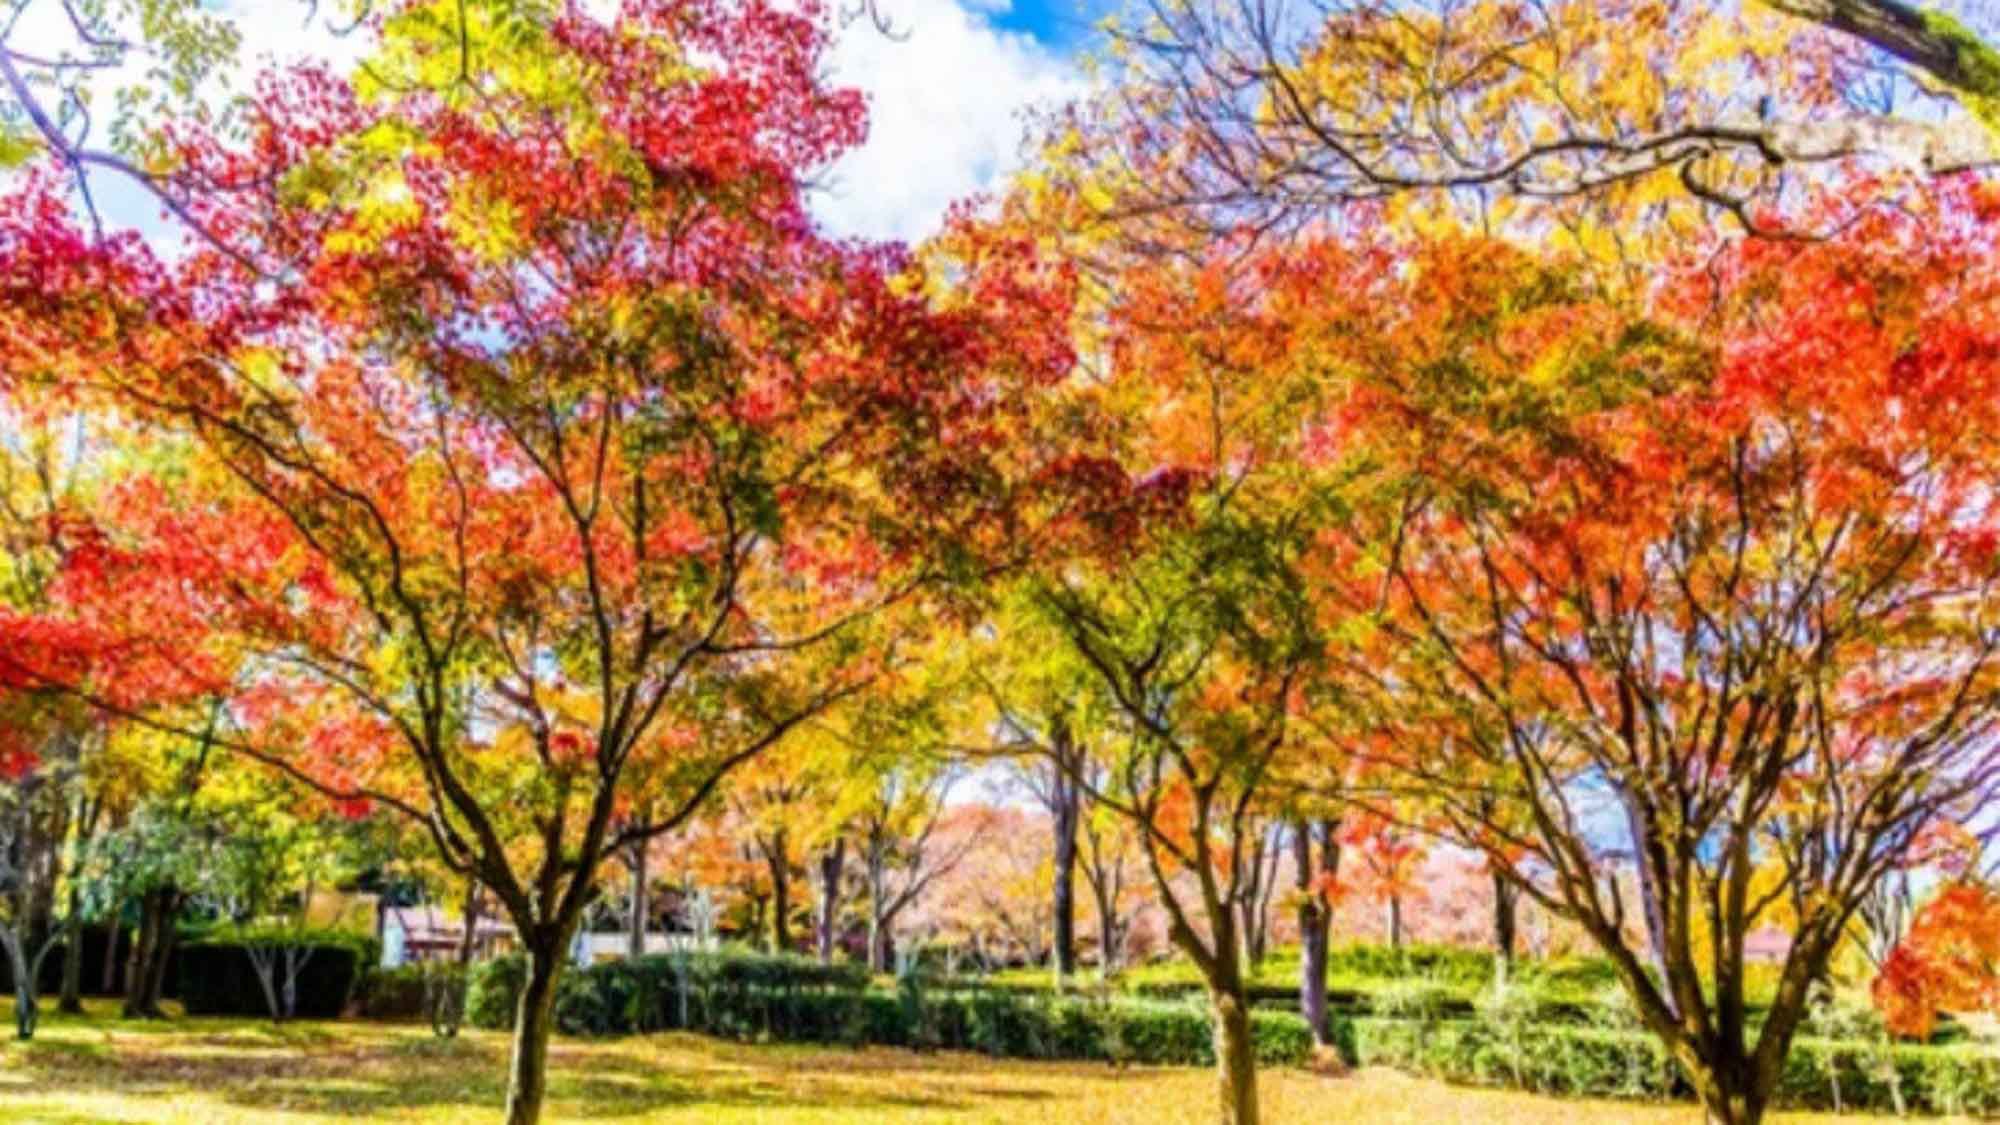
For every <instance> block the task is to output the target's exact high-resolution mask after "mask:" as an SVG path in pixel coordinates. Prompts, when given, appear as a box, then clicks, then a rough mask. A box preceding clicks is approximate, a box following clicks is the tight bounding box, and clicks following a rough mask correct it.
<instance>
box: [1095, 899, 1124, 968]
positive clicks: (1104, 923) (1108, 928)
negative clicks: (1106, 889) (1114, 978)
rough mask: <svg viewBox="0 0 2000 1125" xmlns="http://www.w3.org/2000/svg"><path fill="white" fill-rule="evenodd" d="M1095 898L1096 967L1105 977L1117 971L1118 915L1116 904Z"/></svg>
mask: <svg viewBox="0 0 2000 1125" xmlns="http://www.w3.org/2000/svg"><path fill="white" fill-rule="evenodd" d="M1106 897H1107V896H1104V895H1099V896H1098V898H1097V967H1098V970H1099V971H1100V972H1102V973H1103V974H1104V975H1105V976H1107V977H1108V976H1110V975H1111V974H1112V973H1115V972H1117V971H1118V962H1119V956H1118V952H1119V950H1118V947H1119V944H1120V943H1119V940H1118V915H1117V913H1116V904H1115V903H1111V902H1106V901H1105V898H1106Z"/></svg>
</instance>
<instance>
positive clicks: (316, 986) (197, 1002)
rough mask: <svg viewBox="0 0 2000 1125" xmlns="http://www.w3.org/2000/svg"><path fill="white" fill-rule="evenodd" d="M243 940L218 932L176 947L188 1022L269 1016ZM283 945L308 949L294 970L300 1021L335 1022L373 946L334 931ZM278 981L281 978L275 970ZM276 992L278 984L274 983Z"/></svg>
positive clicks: (290, 939) (294, 937)
mask: <svg viewBox="0 0 2000 1125" xmlns="http://www.w3.org/2000/svg"><path fill="white" fill-rule="evenodd" d="M248 936H255V935H243V934H238V933H232V932H222V933H217V934H213V935H211V936H209V937H205V938H202V939H200V940H197V941H189V942H186V943H185V944H183V945H181V947H180V949H179V950H178V956H179V961H180V964H179V969H180V973H179V979H180V1001H181V1005H182V1007H184V1008H185V1009H186V1010H187V1014H189V1015H191V1016H269V1015H270V1014H271V1008H270V1004H269V1002H268V1001H267V1000H266V999H265V997H264V986H263V984H262V983H261V982H259V981H258V979H257V970H256V968H255V966H254V965H253V964H252V962H251V960H250V951H249V946H248V943H247V942H246V941H245V938H246V937H248ZM282 940H283V942H284V944H288V945H304V946H310V947H311V949H312V955H311V957H309V958H308V959H307V960H306V962H305V965H304V966H303V967H302V968H301V969H300V970H299V976H298V1010H297V1012H296V1013H294V1014H295V1015H296V1016H297V1017H298V1018H300V1019H337V1018H339V1016H340V1015H341V1013H342V1012H344V1011H346V1009H347V1002H348V999H349V998H350V997H351V996H353V994H354V986H355V982H356V981H357V980H358V979H359V978H360V976H361V972H362V969H363V967H364V966H367V965H370V964H372V963H373V961H374V957H373V956H371V949H372V946H373V942H372V941H370V940H368V939H365V938H357V937H355V936H354V935H352V934H348V933H344V932H337V931H330V930H329V931H306V932H302V933H297V934H287V935H285V936H284V937H283V939H282ZM278 975H279V976H280V977H282V976H283V969H282V967H280V969H279V970H278ZM273 985H274V986H275V987H282V980H274V981H273Z"/></svg>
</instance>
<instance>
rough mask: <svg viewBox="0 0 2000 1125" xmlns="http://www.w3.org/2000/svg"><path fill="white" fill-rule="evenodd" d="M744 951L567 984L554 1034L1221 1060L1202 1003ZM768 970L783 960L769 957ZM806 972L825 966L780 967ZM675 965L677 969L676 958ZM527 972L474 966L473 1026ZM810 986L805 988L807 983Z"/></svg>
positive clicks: (1277, 1038)
mask: <svg viewBox="0 0 2000 1125" xmlns="http://www.w3.org/2000/svg"><path fill="white" fill-rule="evenodd" d="M741 960H743V958H742V957H740V956H737V955H729V954H719V955H699V956H696V957H690V958H686V959H679V958H676V957H673V956H671V955H669V956H657V957H642V958H639V959H637V960H635V961H615V962H608V963H605V964H601V965H594V966H591V967H590V968H588V969H581V970H571V971H569V972H566V973H565V974H564V976H563V979H562V982H561V984H560V985H559V987H558V989H557V995H556V1026H557V1027H558V1028H559V1029H560V1030H562V1031H563V1032H565V1033H567V1034H572V1035H620V1034H629V1033H633V1032H647V1031H665V1030H688V1031H697V1032H701V1033H703V1034H708V1035H718V1036H724V1037H729V1038H738V1039H755V1040H775V1041H787V1042H812V1043H838V1044H845V1045H854V1046H858V1045H861V1044H879V1045H882V1046H894V1047H914V1048H919V1049H943V1050H965V1051H977V1052H981V1053H984V1054H987V1055H993V1056H996V1057H1004V1058H1033V1059H1089V1060H1102V1061H1110V1062H1133V1063H1150V1064H1158V1065H1184V1066H1206V1065H1209V1064H1211V1063H1213V1062H1214V1058H1215V1055H1214V1046H1213V1042H1212V1039H1211V1033H1210V1028H1209V1020H1208V1016H1207V1013H1206V1012H1205V1010H1203V1009H1202V1008H1200V1007H1196V1006H1195V1005H1192V1004H1185V1003H1171V1002H1158V1001H1146V1000H1135V999H1128V998H1122V997H1121V998H1117V999H1095V1000H1091V999H1083V998H1078V997H1066V996H1057V995H1054V994H1051V993H1042V994H1030V993H1022V992H1015V991H1007V990H999V989H956V988H945V989H935V988H925V987H923V986H922V985H921V984H919V983H916V982H911V981H906V982H904V983H903V985H902V986H901V987H899V988H897V989H895V990H893V991H892V990H886V989H881V988H871V987H868V986H867V978H866V975H865V974H862V975H860V976H858V977H856V976H851V975H847V974H845V973H838V972H837V973H836V974H830V975H818V974H814V973H809V972H804V971H801V972H800V973H799V974H798V975H797V976H786V975H785V974H784V972H783V970H784V969H786V968H787V966H786V965H783V964H776V965H774V964H764V965H756V966H750V965H740V964H734V963H733V962H738V961H741ZM764 960H766V961H771V960H778V959H774V958H765V959H764ZM782 960H785V961H790V962H795V963H796V964H795V965H794V966H792V967H797V968H799V969H801V970H803V969H804V967H805V966H806V965H811V966H812V967H813V968H814V969H819V968H820V966H818V965H817V963H815V962H811V961H808V960H806V959H804V958H784V959H782ZM677 961H678V962H679V963H678V964H677V963H676V962H677ZM525 975H526V966H525V964H524V963H523V961H522V960H521V958H519V957H503V958H499V959H496V960H493V961H488V962H485V963H483V964H481V965H480V966H478V967H477V968H476V969H475V970H474V972H473V976H472V981H471V985H470V992H469V996H468V999H467V1004H466V1013H467V1019H468V1021H469V1022H471V1023H472V1024H474V1025H475V1026H480V1027H489V1028H505V1027H509V1026H511V1025H512V1023H513V1017H514V1007H515V1003H516V1000H517V998H518V996H519V993H520V989H521V986H522V983H523V981H524V979H525ZM808 981H809V982H811V983H806V982H808ZM1251 1035H1252V1039H1253V1041H1254V1043H1255V1046H1256V1051H1257V1057H1258V1059H1259V1060H1260V1061H1262V1062H1265V1063H1270V1064H1274V1065H1277V1064H1296V1063H1300V1062H1303V1061H1305V1060H1306V1058H1307V1057H1308V1056H1309V1055H1310V1053H1311V1050H1312V1035H1311V1033H1310V1030H1309V1029H1308V1028H1307V1026H1306V1023H1305V1021H1304V1020H1302V1019H1300V1018H1299V1017H1298V1016H1296V1015H1293V1014H1291V1013H1286V1012H1272V1011H1259V1012H1254V1013H1253V1014H1252V1021H1251Z"/></svg>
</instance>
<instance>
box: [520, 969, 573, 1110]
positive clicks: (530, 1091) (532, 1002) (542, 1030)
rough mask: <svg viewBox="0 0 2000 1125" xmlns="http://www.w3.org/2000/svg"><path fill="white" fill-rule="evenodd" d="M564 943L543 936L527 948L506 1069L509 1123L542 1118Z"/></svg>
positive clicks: (547, 1085)
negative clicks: (525, 964) (524, 979)
mask: <svg viewBox="0 0 2000 1125" xmlns="http://www.w3.org/2000/svg"><path fill="white" fill-rule="evenodd" d="M563 945H564V942H563V941H561V940H560V939H557V940H552V941H551V940H544V941H542V942H541V943H539V944H538V945H536V946H535V947H534V948H532V949H530V950H529V951H528V979H527V982H526V983H525V984H524V985H523V986H522V988H521V1000H520V1007H519V1008H517V1009H516V1010H515V1013H514V1045H513V1054H512V1062H511V1063H510V1064H509V1066H508V1071H507V1125H536V1123H537V1122H538V1121H540V1120H541V1116H542V1100H543V1099H544V1098H545V1097H546V1096H547V1095H548V1087H549V1032H550V1031H551V1030H552V1029H553V1028H554V1027H555V1010H556V982H557V980H558V978H559V977H560V976H561V974H562V968H563Z"/></svg>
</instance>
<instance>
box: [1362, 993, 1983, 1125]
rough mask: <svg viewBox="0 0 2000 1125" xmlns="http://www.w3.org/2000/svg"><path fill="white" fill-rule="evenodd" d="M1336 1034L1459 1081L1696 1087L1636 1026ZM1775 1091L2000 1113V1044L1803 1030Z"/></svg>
mask: <svg viewBox="0 0 2000 1125" xmlns="http://www.w3.org/2000/svg"><path fill="white" fill-rule="evenodd" d="M1336 1038H1337V1039H1340V1040H1343V1041H1344V1047H1345V1049H1346V1050H1347V1051H1348V1053H1349V1057H1350V1058H1352V1059H1354V1060H1355V1061H1356V1062H1358V1063H1360V1064H1362V1065H1383V1066H1392V1067H1395V1068H1397V1069H1399V1070H1405V1071H1411V1072H1414V1073H1418V1074H1424V1075H1428V1076H1430V1077H1433V1078H1442V1079H1444V1080H1446V1081H1450V1082H1458V1083H1464V1084H1471V1085H1482V1086H1510V1087H1515V1088H1519V1089H1527V1090H1533V1091H1536V1092H1539V1093H1547V1094H1557V1095H1563V1096H1569V1097H1583V1096H1587V1097H1612V1098H1641V1099H1651V1100H1665V1099H1687V1098H1690V1097H1692V1096H1693V1093H1692V1091H1691V1090H1690V1088H1689V1087H1688V1084H1687V1082H1686V1080H1685V1079H1683V1078H1682V1077H1681V1075H1680V1072H1679V1069H1678V1068H1677V1067H1676V1066H1675V1065H1674V1063H1673V1061H1672V1060H1671V1059H1670V1058H1668V1056H1667V1053H1666V1049H1665V1048H1664V1047H1662V1046H1661V1045H1660V1042H1659V1040H1657V1039H1655V1038H1654V1037H1653V1036H1651V1035H1649V1034H1646V1033H1644V1032H1638V1031H1612V1030H1605V1029H1600V1028H1591V1027H1579V1026H1573V1025H1565V1024H1527V1025H1524V1026H1520V1027H1517V1028H1513V1029H1509V1028H1508V1027H1506V1026H1504V1025H1500V1024H1494V1023H1489V1022H1486V1021H1482V1020H1398V1019H1381V1018H1372V1017H1364V1018H1358V1019H1353V1020H1349V1021H1345V1026H1344V1027H1341V1028H1338V1029H1337V1031H1336ZM1899 1097H1900V1100H1901V1105H1900V1106H1899V1105H1898V1099H1899ZM1776 1102H1777V1104H1778V1105H1781V1106H1785V1107H1789V1108H1795V1109H1819V1110H1829V1109H1845V1110H1868V1111H1872V1112H1881V1113H1894V1112H1898V1111H1899V1110H1903V1111H1908V1112H1918V1113H1940V1114H1965V1115H1969V1116H1975V1117H1983V1116H1993V1115H1995V1114H2000V1054H1995V1053H1994V1052H1992V1051H1990V1050H1982V1049H1980V1048H1976V1047H1971V1046H1956V1045H1955V1046H1947V1047H1931V1046H1918V1045H1896V1046H1893V1047H1892V1046H1887V1045H1878V1044H1871V1043H1867V1042H1857V1041H1833V1040H1825V1039H1807V1038H1801V1039H1798V1040H1796V1041H1794V1043H1793V1044H1792V1050H1791V1054H1790V1055H1789V1056H1788V1057H1787V1058H1786V1060H1785V1070H1784V1073H1783V1074H1782V1075H1781V1076H1780V1078H1779V1082H1778V1090H1777V1095H1776Z"/></svg>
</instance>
